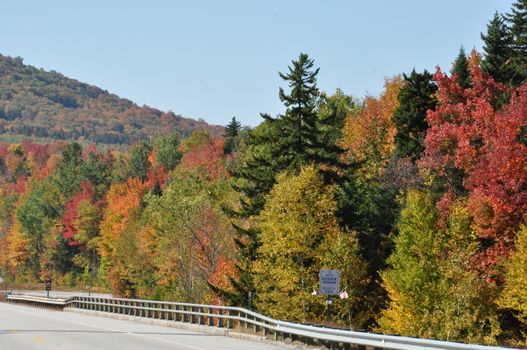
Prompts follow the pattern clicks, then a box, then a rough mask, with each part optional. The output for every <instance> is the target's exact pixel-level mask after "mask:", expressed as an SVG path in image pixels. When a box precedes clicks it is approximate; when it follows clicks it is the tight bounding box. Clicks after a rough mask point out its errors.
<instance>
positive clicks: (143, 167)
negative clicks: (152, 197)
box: [127, 141, 152, 181]
mask: <svg viewBox="0 0 527 350" xmlns="http://www.w3.org/2000/svg"><path fill="white" fill-rule="evenodd" d="M151 150H152V146H151V145H150V142H147V141H141V142H138V143H137V144H136V145H135V146H134V147H133V148H132V151H131V152H130V160H129V162H128V169H127V170H128V177H137V178H139V179H140V180H141V181H145V180H146V178H147V175H148V166H149V164H150V163H149V161H148V156H149V155H150V151H151Z"/></svg>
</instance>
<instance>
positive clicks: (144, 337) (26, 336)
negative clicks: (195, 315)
mask: <svg viewBox="0 0 527 350" xmlns="http://www.w3.org/2000/svg"><path fill="white" fill-rule="evenodd" d="M30 349H31V350H33V349H38V350H61V349H64V350H66V349H73V350H88V349H90V350H114V349H115V350H118V349H125V350H139V349H155V350H165V349H166V350H168V349H170V350H213V349H214V350H231V349H240V350H249V349H250V350H264V349H271V350H279V349H287V348H286V347H281V346H278V345H274V344H265V343H258V342H251V341H246V340H239V339H234V338H230V337H223V336H215V335H210V334H202V333H195V332H191V331H187V330H179V329H176V328H170V327H161V326H154V325H146V324H141V323H135V322H130V321H122V320H116V319H111V318H106V317H97V316H90V315H84V314H79V313H74V312H62V311H51V310H47V309H40V308H32V307H27V306H21V305H13V304H6V303H0V350H30Z"/></svg>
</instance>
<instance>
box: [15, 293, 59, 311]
mask: <svg viewBox="0 0 527 350" xmlns="http://www.w3.org/2000/svg"><path fill="white" fill-rule="evenodd" d="M6 300H7V301H8V302H15V303H19V304H26V305H31V306H43V307H52V308H56V309H63V308H64V307H66V305H67V303H68V299H63V298H44V297H38V296H33V295H23V294H7V297H6Z"/></svg>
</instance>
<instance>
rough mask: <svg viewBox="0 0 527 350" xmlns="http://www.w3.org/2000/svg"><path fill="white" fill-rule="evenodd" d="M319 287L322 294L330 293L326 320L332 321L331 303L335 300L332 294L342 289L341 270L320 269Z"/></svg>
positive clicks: (327, 301)
mask: <svg viewBox="0 0 527 350" xmlns="http://www.w3.org/2000/svg"><path fill="white" fill-rule="evenodd" d="M318 277H319V280H318V284H319V286H318V288H319V291H320V294H324V295H328V298H327V300H326V305H327V308H326V321H327V322H329V321H331V304H332V303H333V301H332V300H331V299H330V297H329V296H330V295H338V294H339V290H340V271H339V270H320V273H319V275H318Z"/></svg>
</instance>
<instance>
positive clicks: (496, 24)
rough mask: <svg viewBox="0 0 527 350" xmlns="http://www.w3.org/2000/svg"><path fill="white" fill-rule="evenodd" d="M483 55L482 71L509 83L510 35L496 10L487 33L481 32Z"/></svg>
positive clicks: (497, 79)
mask: <svg viewBox="0 0 527 350" xmlns="http://www.w3.org/2000/svg"><path fill="white" fill-rule="evenodd" d="M481 40H483V52H484V53H485V56H484V58H483V61H482V62H481V67H482V69H483V71H484V72H485V73H487V74H490V75H492V76H493V77H494V80H496V81H499V82H502V83H509V82H510V80H511V73H512V72H511V61H510V60H511V55H512V51H511V36H510V33H509V30H508V28H507V26H506V25H505V20H504V18H503V16H502V15H500V14H498V12H496V13H495V14H494V17H493V18H492V20H491V21H490V22H489V24H488V25H487V34H486V35H484V34H483V33H482V34H481Z"/></svg>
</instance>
